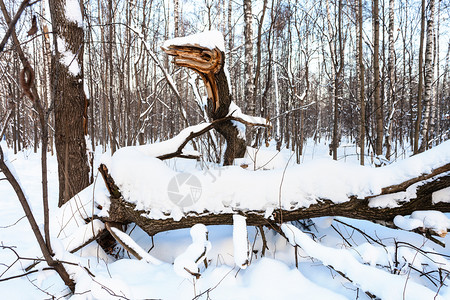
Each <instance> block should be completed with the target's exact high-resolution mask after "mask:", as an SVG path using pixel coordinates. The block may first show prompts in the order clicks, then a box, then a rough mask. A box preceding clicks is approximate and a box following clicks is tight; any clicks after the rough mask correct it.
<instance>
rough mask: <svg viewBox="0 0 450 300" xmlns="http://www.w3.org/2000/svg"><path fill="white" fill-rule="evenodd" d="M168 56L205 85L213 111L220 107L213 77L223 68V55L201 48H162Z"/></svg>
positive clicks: (189, 46) (187, 46)
mask: <svg viewBox="0 0 450 300" xmlns="http://www.w3.org/2000/svg"><path fill="white" fill-rule="evenodd" d="M162 49H163V50H164V52H166V53H167V54H168V55H172V56H174V60H173V62H174V64H176V65H177V66H180V67H187V68H189V69H192V70H194V71H195V72H197V73H198V74H199V75H200V77H201V78H202V79H203V82H204V83H205V87H206V90H207V92H208V97H209V98H211V99H212V100H213V101H212V103H213V111H214V112H216V111H217V109H218V108H219V107H220V102H219V92H218V89H217V83H216V79H215V78H214V75H215V74H217V73H219V71H220V70H221V69H222V68H223V63H224V55H223V53H222V52H221V51H220V50H219V49H217V48H215V49H212V50H211V49H208V48H205V47H201V46H191V45H184V46H176V45H172V46H170V47H168V48H162Z"/></svg>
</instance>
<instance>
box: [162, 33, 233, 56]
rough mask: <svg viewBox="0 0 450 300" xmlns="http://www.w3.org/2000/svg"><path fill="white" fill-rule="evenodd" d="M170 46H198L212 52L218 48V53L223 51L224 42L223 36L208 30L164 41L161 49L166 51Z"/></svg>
mask: <svg viewBox="0 0 450 300" xmlns="http://www.w3.org/2000/svg"><path fill="white" fill-rule="evenodd" d="M172 45H173V46H183V45H190V46H200V47H205V48H208V49H211V50H213V49H214V48H218V49H219V50H220V51H225V42H224V39H223V34H222V33H221V32H220V31H218V30H209V31H204V32H200V33H197V34H193V35H189V36H185V37H177V38H174V39H170V40H167V41H165V42H164V43H163V45H162V47H163V48H164V49H168V48H169V47H170V46H172Z"/></svg>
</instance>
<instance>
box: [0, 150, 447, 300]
mask: <svg viewBox="0 0 450 300" xmlns="http://www.w3.org/2000/svg"><path fill="white" fill-rule="evenodd" d="M2 147H3V150H4V152H5V154H6V156H7V157H8V163H9V165H10V166H13V167H14V168H15V170H16V172H15V173H16V174H15V175H16V176H18V179H20V182H21V183H22V184H21V186H22V188H23V189H24V190H25V193H26V194H27V195H28V196H29V203H30V205H31V207H32V210H33V212H34V213H35V217H36V219H37V222H38V224H40V226H41V227H42V222H43V217H42V198H41V182H40V152H38V153H33V152H32V151H31V150H23V151H21V152H19V153H17V154H13V150H12V149H8V148H6V145H5V143H4V142H2ZM100 148H101V147H99V148H97V149H96V151H95V152H94V153H95V159H94V163H95V166H98V164H99V161H100V155H101V149H100ZM273 149H274V148H273ZM349 149H350V148H347V150H346V151H347V154H348V151H349ZM304 150H305V152H304V156H303V157H302V161H303V159H304V163H302V165H301V166H292V161H291V163H290V164H289V165H288V166H287V171H286V172H287V173H289V172H291V171H290V170H292V173H290V175H289V174H288V175H289V176H299V174H301V173H302V172H310V174H309V175H311V176H316V179H317V180H318V179H320V178H324V180H330V178H331V176H328V175H326V173H327V172H329V171H330V170H331V171H332V172H335V174H336V178H338V179H337V180H338V181H339V182H338V183H336V184H335V183H334V181H330V182H328V184H329V185H331V186H332V187H326V185H325V184H323V185H321V187H322V188H326V189H332V188H335V187H339V184H342V183H343V182H344V183H346V184H348V183H347V180H348V181H350V179H345V180H344V179H341V178H340V177H342V176H350V174H352V172H350V171H348V172H347V171H346V169H351V170H352V171H355V172H357V173H356V174H353V179H354V180H356V181H357V182H356V183H355V185H354V186H358V184H362V182H363V181H362V180H359V179H358V178H359V177H360V175H361V176H366V178H368V179H371V180H373V181H374V182H375V183H371V184H370V185H371V186H375V187H376V186H381V185H382V183H391V182H396V181H402V180H404V179H405V178H410V177H413V176H415V175H417V174H420V173H421V172H426V170H427V168H426V167H425V165H426V163H430V168H431V169H432V168H433V166H437V165H439V164H440V163H439V161H441V162H448V154H447V153H448V145H445V144H444V145H443V146H442V147H441V148H439V147H437V148H436V149H434V150H433V152H432V153H431V155H430V156H428V155H424V156H419V159H417V160H413V161H411V160H410V159H408V160H406V161H405V162H404V163H401V162H400V163H394V164H393V165H394V166H395V165H396V167H392V166H389V167H383V168H379V169H373V170H372V169H371V168H370V167H364V168H361V167H359V166H358V167H356V164H358V162H357V161H356V160H355V161H351V160H349V159H347V160H348V161H347V162H344V161H345V159H343V160H341V161H340V162H339V163H335V162H332V161H331V159H330V158H328V145H327V143H326V142H325V143H317V144H315V143H314V142H311V141H309V142H308V143H307V145H306V146H305V149H304ZM343 150H344V149H339V153H343ZM108 151H109V150H108ZM127 152H128V151H125V153H124V154H123V155H124V156H123V157H127V155H129V156H131V157H132V155H133V153H134V154H136V153H138V156H136V159H143V163H144V164H143V165H142V166H140V163H139V162H135V163H132V164H130V165H128V166H126V163H127V160H124V161H122V162H121V164H122V165H120V166H119V165H117V167H118V168H119V170H120V169H121V168H122V169H123V170H126V169H127V168H131V169H133V168H134V169H135V170H136V172H135V175H136V176H141V175H142V174H143V173H153V172H152V171H154V172H160V173H161V172H162V174H163V177H170V174H179V173H180V172H190V173H194V174H196V175H197V176H198V177H201V176H203V173H204V177H202V180H203V181H202V184H203V183H204V182H206V183H208V184H209V185H214V182H215V181H220V180H222V181H221V184H225V183H226V184H229V185H228V190H234V193H233V192H232V191H227V195H228V196H229V198H228V199H229V201H230V202H229V205H231V204H232V201H235V200H233V199H234V197H236V195H237V196H239V193H240V191H239V190H238V189H239V188H241V187H242V186H244V185H246V184H252V185H254V187H253V189H254V190H258V189H261V186H263V187H264V184H266V185H267V184H268V183H270V184H273V182H270V180H267V181H264V182H263V183H258V182H257V180H260V178H262V177H264V175H265V176H268V177H269V179H272V180H274V178H277V179H280V178H281V176H280V173H281V172H282V170H280V169H279V168H278V167H275V168H274V169H273V170H267V171H264V170H260V171H253V170H248V169H247V170H244V169H242V168H240V167H236V166H233V167H226V168H214V167H212V168H210V169H209V170H203V171H200V170H198V166H197V163H196V162H195V161H192V160H183V159H174V160H169V161H165V162H164V163H161V162H159V161H158V160H157V159H155V158H152V157H150V156H148V155H145V153H142V152H140V151H139V150H137V149H135V151H134V152H131V153H128V154H127ZM274 152H275V151H274ZM425 154H426V153H425ZM279 155H283V156H284V159H285V161H288V158H289V156H290V152H289V151H286V150H282V151H281V153H280V154H279ZM131 157H130V158H129V159H130V161H128V162H131ZM349 157H357V156H356V155H352V156H349ZM115 159H116V158H112V159H107V158H106V157H104V158H103V161H107V162H108V161H109V163H119V161H121V160H122V158H119V159H118V161H115ZM310 159H315V161H309V160H310ZM317 159H319V161H317ZM422 159H423V160H425V161H424V162H423V163H422V162H421V161H422ZM413 163H414V167H413V166H412V165H411V164H413ZM144 167H151V168H153V169H147V170H146V171H147V172H146V171H145V168H144ZM346 167H347V168H346ZM384 168H393V169H392V170H393V171H395V172H397V174H396V175H395V176H392V178H390V179H389V180H388V179H386V178H379V177H386V176H387V174H389V173H390V172H387V171H384ZM96 169H97V168H96V167H94V170H96ZM282 169H284V168H282ZM371 170H372V171H371ZM424 170H425V171H424ZM300 171H301V172H300ZM372 172H374V173H372ZM164 173H168V174H165V175H164ZM274 173H276V174H278V175H277V176H278V177H275V175H273V174H274ZM347 173H348V174H347ZM360 173H361V174H360ZM366 173H367V174H366ZM57 174H58V173H57V162H56V156H50V155H49V172H48V175H49V178H48V179H49V197H50V215H51V216H52V217H51V219H50V221H51V225H52V226H51V235H52V246H53V248H54V251H55V253H56V257H57V258H58V259H61V260H64V261H68V262H71V263H72V264H65V266H66V267H67V269H68V271H69V273H70V275H71V276H72V278H74V280H75V281H76V294H74V295H69V296H67V295H68V289H67V288H66V287H65V286H64V284H63V282H62V281H61V280H60V279H59V277H58V275H57V274H56V273H55V272H54V271H51V270H43V268H45V267H47V265H46V264H45V263H42V262H41V263H39V264H38V265H37V266H36V267H35V268H34V269H33V270H38V272H36V273H32V274H29V275H28V276H26V277H19V278H15V279H10V280H5V281H0V290H1V291H2V299H48V298H51V297H52V296H54V297H55V298H61V299H63V298H69V299H71V300H78V299H108V300H109V299H112V298H113V296H112V295H118V296H117V297H114V298H123V299H169V300H170V299H176V300H185V299H193V298H195V297H196V296H198V298H197V299H201V300H206V299H223V300H228V299H242V300H243V299H245V300H253V299H262V300H265V299H363V300H369V299H370V298H369V297H368V296H367V295H366V294H364V292H363V291H362V290H361V289H363V290H366V289H368V290H370V291H373V293H374V294H376V296H378V297H380V298H381V299H403V297H402V295H401V294H400V295H399V293H400V292H399V290H405V293H406V299H433V298H434V296H435V295H438V296H437V298H436V299H450V288H449V282H450V279H449V278H448V277H445V274H447V273H445V272H448V270H450V260H449V259H448V257H449V256H448V255H450V252H449V250H448V249H447V248H448V247H447V248H443V247H441V246H439V245H437V244H435V243H433V242H431V241H429V240H427V239H425V238H423V237H422V236H420V235H417V234H415V233H411V232H407V231H403V230H395V229H389V228H386V227H383V226H381V225H377V224H373V223H371V222H368V221H363V220H354V219H348V218H341V217H334V218H328V217H327V218H320V219H312V220H311V222H313V223H315V225H316V226H311V227H310V229H311V232H310V234H311V236H315V242H313V241H312V240H311V239H310V238H309V237H308V236H306V237H305V236H302V235H301V234H300V236H299V234H298V233H296V234H295V244H301V247H302V248H297V250H298V256H297V259H298V267H296V256H295V250H294V247H292V246H291V245H290V244H289V243H288V242H287V241H286V240H285V239H284V238H283V237H282V236H281V235H279V234H276V233H275V231H273V230H268V229H266V228H265V229H264V232H265V238H266V241H267V246H268V249H266V254H265V257H261V251H262V239H261V234H260V233H259V231H258V230H257V229H256V228H255V227H253V226H249V227H247V235H248V241H249V244H250V245H251V248H250V250H251V252H250V258H251V259H250V264H249V266H248V267H247V269H240V268H238V267H237V266H236V265H235V261H234V239H233V226H207V227H204V226H203V225H196V226H194V229H193V230H192V229H191V230H190V229H181V230H173V231H168V232H163V233H159V234H157V235H155V236H154V237H152V238H150V237H149V236H148V235H147V234H146V233H145V232H143V231H142V230H141V229H140V228H139V227H136V228H135V227H134V225H133V224H131V225H130V226H129V227H128V229H127V231H126V232H125V233H126V234H127V235H128V236H130V238H131V239H132V240H133V241H134V242H136V244H137V245H139V247H140V248H142V249H143V250H144V251H145V252H149V254H150V255H151V256H152V257H154V258H155V259H158V260H160V261H161V262H162V263H161V264H159V265H154V264H151V263H147V262H146V261H143V260H142V261H138V260H136V259H134V258H132V257H131V258H130V257H129V256H128V254H127V253H126V252H125V253H124V252H123V251H120V253H121V254H122V256H119V258H116V257H113V256H110V255H107V254H106V253H104V252H103V250H102V249H101V248H100V247H99V246H98V245H97V243H96V242H93V243H91V244H89V245H88V246H85V247H84V248H83V249H81V250H79V251H77V252H76V253H74V254H71V253H69V252H67V251H66V250H70V249H73V247H74V246H76V245H78V244H80V243H82V242H84V241H86V239H87V238H88V237H89V236H92V234H95V232H97V231H98V230H101V229H102V228H103V225H101V223H98V222H96V220H94V221H92V220H91V218H90V216H92V215H107V213H108V205H109V200H108V197H107V195H108V191H107V190H106V188H105V186H104V184H103V181H102V178H101V177H100V176H98V177H97V175H98V173H97V172H95V173H94V175H96V178H97V179H96V180H95V184H93V185H91V186H89V187H87V188H86V189H85V190H83V191H82V192H80V193H79V194H78V195H77V196H75V197H74V198H73V199H71V201H69V202H68V203H67V204H66V205H64V206H63V207H62V208H59V209H58V208H57V207H56V203H57V201H58V184H57V179H58V178H57V177H58V175H57ZM251 174H253V175H251ZM319 174H320V175H321V176H322V177H320V176H319ZM346 174H347V175H346ZM131 175H132V174H129V172H127V174H126V175H124V178H123V179H126V178H127V177H130V178H132V177H131ZM147 175H148V174H147ZM147 175H146V176H147ZM341 175H342V176H341ZM233 176H235V177H236V178H233ZM247 176H252V178H253V179H254V180H256V181H255V182H251V181H249V180H248V179H246V178H247ZM1 177H2V176H1V174H0V178H1ZM146 178H147V179H148V178H149V177H146ZM154 178H156V179H155V180H160V179H159V178H158V174H156V175H155V176H154ZM304 178H307V176H306V175H302V176H300V177H299V178H298V180H302V181H304ZM382 180H384V181H382ZM241 181H243V182H242V183H241ZM161 182H164V180H161ZM161 182H160V181H153V182H151V183H149V182H148V181H145V180H142V184H147V185H151V186H152V189H157V187H158V184H160V183H161ZM292 182H294V180H292ZM310 182H312V181H309V180H306V181H305V182H304V183H305V184H309V183H310ZM279 183H280V182H278V183H276V184H275V185H278V186H279V185H280V184H279ZM285 183H286V181H284V183H283V187H282V193H281V196H282V198H283V197H284V195H285V194H287V193H288V191H287V190H286V187H285ZM134 184H137V182H135V181H134ZM290 184H291V183H290ZM219 186H220V184H219V185H217V186H215V188H218V187H219ZM351 186H352V185H350V187H351ZM299 187H300V188H301V184H300V183H299ZM166 188H167V186H166V187H163V188H162V189H161V191H160V192H156V193H155V194H156V196H158V195H159V194H158V193H160V194H162V193H164V189H166ZM318 188H319V185H318V187H317V189H318ZM203 189H204V190H205V186H203ZM224 190H225V188H218V190H217V193H222V192H224ZM343 190H344V189H340V188H338V189H337V192H339V193H341V192H342V191H343ZM145 191H146V190H145V189H144V190H142V191H141V192H143V193H144V192H145ZM367 192H371V191H370V190H367ZM0 195H1V200H2V201H1V208H2V209H1V210H0V262H1V263H0V279H5V278H8V277H10V276H16V275H21V274H23V273H24V270H23V269H24V268H25V267H27V266H28V265H30V264H31V262H30V261H28V260H20V261H17V262H15V261H16V255H15V254H14V253H13V252H12V251H11V250H9V249H7V248H4V246H12V247H15V248H14V250H15V251H16V252H17V253H18V254H19V255H20V256H22V257H29V258H39V257H41V254H40V250H39V246H38V244H37V242H36V241H35V238H34V237H33V234H32V232H31V230H30V227H29V224H28V222H27V220H26V219H25V218H23V216H24V213H23V211H22V208H21V207H20V205H19V203H18V201H17V197H16V195H15V193H14V191H13V189H12V188H11V186H10V185H9V184H8V182H6V181H5V180H0ZM261 195H264V194H263V193H262V192H261V193H256V196H258V197H260V196H261ZM276 195H277V196H278V194H276ZM149 197H150V198H151V197H153V195H150V196H149ZM208 197H210V200H211V201H213V199H215V198H216V197H219V198H220V199H222V198H221V197H220V195H218V194H215V195H214V194H212V193H209V194H208ZM299 198H301V194H300V196H299ZM277 199H278V198H277ZM168 200H169V199H168ZM254 201H255V203H256V199H255V200H254ZM302 201H303V200H302ZM169 202H170V201H169ZM241 202H242V203H244V204H245V202H243V201H241ZM261 204H262V205H264V204H266V198H263V199H262V200H261ZM255 205H256V204H255ZM168 206H170V205H168ZM274 207H275V208H276V205H273V206H272V207H269V208H268V209H267V210H266V213H267V217H270V214H271V212H272V211H273V210H274ZM222 209H223V208H222ZM160 212H161V211H160ZM182 212H184V210H181V209H178V213H179V214H181V213H182ZM427 215H428V216H429V214H427ZM419 216H420V214H419ZM446 216H447V217H448V214H446ZM163 217H165V216H163ZM85 219H86V221H87V222H88V223H87V224H86V221H85ZM433 219H435V218H434V216H433ZM97 221H98V220H97ZM89 222H92V223H89ZM340 222H345V223H348V224H350V225H352V226H354V227H356V228H359V229H361V230H362V231H363V232H364V233H365V234H367V235H369V236H371V237H372V238H374V239H376V240H377V241H380V242H381V243H382V244H384V245H380V244H377V243H374V242H373V241H371V240H368V239H367V237H366V236H364V235H362V234H360V233H358V232H356V231H354V230H353V229H351V228H350V227H346V226H345V225H342V223H340ZM330 225H333V228H332V227H330ZM334 228H335V229H337V230H339V232H340V234H342V236H340V235H339V234H338V233H336V231H335V230H334ZM205 229H206V230H207V231H208V240H206V234H205ZM294 231H295V230H294ZM291 238H292V237H291ZM344 238H345V239H346V241H345V240H344ZM440 240H441V241H442V242H444V243H446V244H449V243H450V235H447V236H446V237H443V238H440ZM202 241H203V242H205V243H210V245H211V248H210V250H209V251H208V254H207V260H208V267H207V268H205V267H204V265H203V264H201V263H200V264H198V265H197V268H198V270H199V273H200V274H201V277H200V278H199V279H193V278H192V276H190V278H189V279H187V278H186V277H187V276H186V277H185V276H184V275H182V276H180V275H179V274H178V273H177V272H176V271H175V269H174V264H173V263H174V261H175V259H176V258H177V257H179V256H180V255H181V254H183V253H184V252H185V251H186V249H187V248H189V246H190V245H192V244H197V245H198V244H201V242H202ZM348 242H349V243H351V245H348V244H347V243H348ZM311 257H313V259H311ZM395 260H398V262H399V264H398V266H397V267H394V263H393V262H394V261H395ZM14 262H15V263H14ZM13 263H14V264H13ZM11 264H12V266H11V267H9V266H10V265H11ZM328 264H331V265H332V266H333V267H334V268H335V269H337V270H340V271H342V272H344V273H345V274H346V276H347V277H349V278H350V279H352V280H353V283H352V282H350V281H348V280H347V279H345V278H344V277H342V276H341V275H339V274H338V273H336V272H335V271H333V270H332V269H329V268H328V267H327V266H326V265H328ZM409 266H413V267H414V268H415V270H420V271H422V270H423V272H430V273H429V274H430V276H431V277H433V274H438V272H437V270H438V269H441V270H442V271H443V272H444V273H443V274H444V278H443V280H444V285H443V286H442V287H441V288H439V278H438V276H436V278H437V279H436V280H435V282H436V283H437V286H435V285H434V284H432V283H431V282H430V280H428V279H427V278H425V277H424V276H421V273H419V272H417V271H415V270H414V269H411V268H410V267H409ZM88 270H89V273H88ZM394 270H395V271H396V272H395V274H397V275H394ZM446 270H447V271H446ZM94 276H95V277H94ZM202 293H204V294H202ZM200 294H202V295H200Z"/></svg>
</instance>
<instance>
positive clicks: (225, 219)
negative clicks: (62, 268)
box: [99, 164, 450, 235]
mask: <svg viewBox="0 0 450 300" xmlns="http://www.w3.org/2000/svg"><path fill="white" fill-rule="evenodd" d="M99 170H100V172H101V174H102V176H103V178H104V180H105V183H106V185H107V188H108V190H109V191H110V193H111V198H110V200H111V206H110V208H109V217H108V218H101V219H102V220H103V221H105V222H118V223H122V224H128V223H135V224H137V225H138V226H139V227H141V228H142V230H144V231H145V232H146V233H148V234H149V235H154V234H157V233H159V232H163V231H168V230H173V229H180V228H189V227H191V226H193V225H195V224H197V223H202V224H205V225H231V224H233V215H235V214H241V215H244V216H246V217H247V225H250V226H260V225H264V226H268V227H272V225H273V227H274V228H278V224H281V223H284V222H289V221H295V220H301V219H306V218H314V217H324V216H342V217H350V218H355V219H364V220H369V221H374V222H381V223H383V224H384V225H387V226H393V219H394V218H395V216H397V215H409V214H411V213H412V212H414V211H417V210H437V211H441V212H450V203H446V202H440V203H433V201H432V194H433V193H434V192H436V191H439V190H442V189H444V188H447V187H450V164H446V165H445V166H442V167H440V168H438V169H435V170H433V172H431V173H433V174H434V177H431V178H429V176H425V177H423V178H426V179H423V180H413V179H411V180H408V181H406V182H403V183H400V184H398V185H396V186H398V187H402V190H400V188H396V189H393V190H395V191H396V192H399V191H405V190H406V189H407V188H409V187H412V186H413V185H417V189H416V195H417V197H416V198H414V199H410V200H409V201H406V202H404V203H399V206H398V207H394V208H378V207H373V205H371V201H372V200H373V199H374V198H375V197H377V196H382V195H392V194H394V193H389V190H391V189H383V191H382V193H381V194H379V195H373V196H371V197H366V198H364V199H357V198H356V197H353V196H352V197H350V198H349V200H348V201H346V202H344V203H338V204H336V203H334V202H333V201H332V199H321V201H320V202H319V203H317V204H313V205H311V206H309V207H304V208H300V209H295V210H283V209H281V210H280V209H275V210H274V211H273V213H272V215H271V216H269V217H267V216H266V215H265V214H266V213H265V211H264V210H261V211H241V210H238V209H235V211H234V213H220V214H214V213H211V212H208V211H205V212H203V213H201V214H198V213H189V214H188V215H186V216H184V217H182V218H181V220H179V221H175V220H174V219H172V218H167V219H149V218H147V217H145V215H148V211H142V210H136V209H135V205H134V204H132V203H129V202H127V201H125V200H124V199H123V197H122V196H121V194H120V190H119V188H118V187H117V186H116V185H115V183H114V180H113V178H112V177H111V176H110V174H109V172H108V169H107V167H106V166H105V165H101V166H100V169H99ZM431 173H430V174H431ZM422 176H424V175H422ZM422 176H421V177H422ZM391 188H392V187H391Z"/></svg>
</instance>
